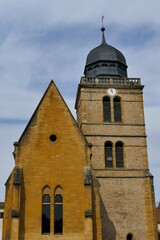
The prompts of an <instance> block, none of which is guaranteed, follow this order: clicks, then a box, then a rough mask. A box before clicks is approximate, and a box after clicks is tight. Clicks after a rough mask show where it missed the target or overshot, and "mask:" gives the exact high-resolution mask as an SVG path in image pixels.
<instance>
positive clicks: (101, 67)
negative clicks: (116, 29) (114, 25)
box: [84, 28, 127, 77]
mask: <svg viewBox="0 0 160 240" xmlns="http://www.w3.org/2000/svg"><path fill="white" fill-rule="evenodd" d="M101 30H102V32H103V33H102V43H101V45H99V46H98V47H96V48H94V49H92V50H91V51H90V52H89V54H88V56H87V60H86V65H85V70H84V74H85V76H86V77H98V76H119V77H127V64H126V60H125V57H124V56H123V54H122V53H121V52H120V51H119V50H117V49H116V48H114V47H112V46H110V45H108V44H107V43H106V41H105V37H104V30H105V29H104V28H102V29H101Z"/></svg>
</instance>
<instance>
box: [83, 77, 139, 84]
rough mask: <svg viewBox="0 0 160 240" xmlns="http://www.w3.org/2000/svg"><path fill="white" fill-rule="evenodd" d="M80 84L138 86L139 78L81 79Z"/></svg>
mask: <svg viewBox="0 0 160 240" xmlns="http://www.w3.org/2000/svg"><path fill="white" fill-rule="evenodd" d="M80 83H81V84H97V85H98V84H104V85H132V86H140V85H141V79H140V78H118V77H117V78H116V77H114V78H86V77H81V81H80Z"/></svg>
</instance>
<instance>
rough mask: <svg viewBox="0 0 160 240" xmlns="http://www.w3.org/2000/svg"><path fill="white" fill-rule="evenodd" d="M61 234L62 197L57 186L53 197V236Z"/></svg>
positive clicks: (60, 190) (60, 189)
mask: <svg viewBox="0 0 160 240" xmlns="http://www.w3.org/2000/svg"><path fill="white" fill-rule="evenodd" d="M62 233H63V196H62V188H61V187H60V186H58V187H57V188H56V190H55V195H54V234H62Z"/></svg>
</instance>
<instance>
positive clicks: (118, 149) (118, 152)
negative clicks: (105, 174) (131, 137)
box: [116, 142, 124, 168]
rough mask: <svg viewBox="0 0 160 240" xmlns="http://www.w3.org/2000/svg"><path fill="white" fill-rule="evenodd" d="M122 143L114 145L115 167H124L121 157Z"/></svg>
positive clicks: (122, 157)
mask: <svg viewBox="0 0 160 240" xmlns="http://www.w3.org/2000/svg"><path fill="white" fill-rule="evenodd" d="M123 155H124V154H123V143H122V142H117V143H116V167H117V168H120V167H124V156H123Z"/></svg>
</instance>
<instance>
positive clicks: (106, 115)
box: [103, 97, 111, 122]
mask: <svg viewBox="0 0 160 240" xmlns="http://www.w3.org/2000/svg"><path fill="white" fill-rule="evenodd" d="M103 119H104V122H111V104H110V98H109V97H104V98H103Z"/></svg>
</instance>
